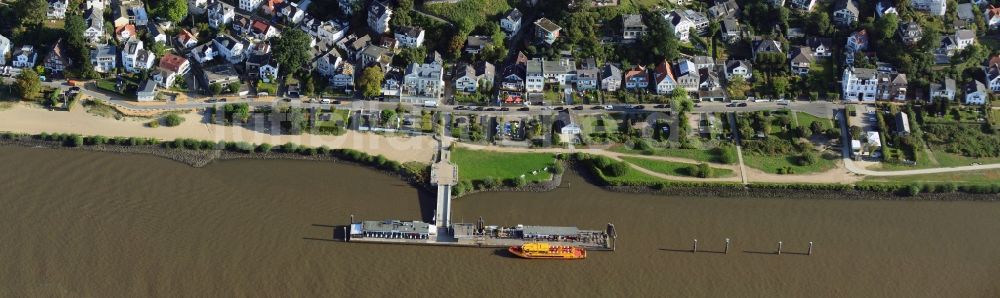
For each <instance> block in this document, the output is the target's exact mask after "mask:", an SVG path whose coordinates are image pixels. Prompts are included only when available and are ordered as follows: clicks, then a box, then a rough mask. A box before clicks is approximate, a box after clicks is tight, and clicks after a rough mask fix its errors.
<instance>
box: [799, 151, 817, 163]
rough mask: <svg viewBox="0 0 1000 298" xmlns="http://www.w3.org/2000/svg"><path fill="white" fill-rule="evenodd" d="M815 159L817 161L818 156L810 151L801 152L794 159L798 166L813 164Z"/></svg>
mask: <svg viewBox="0 0 1000 298" xmlns="http://www.w3.org/2000/svg"><path fill="white" fill-rule="evenodd" d="M817 161H819V157H818V156H816V153H815V152H812V151H806V152H803V153H802V155H800V156H799V158H797V159H796V160H795V162H796V163H797V164H798V165H800V166H808V165H812V164H815V163H816V162H817Z"/></svg>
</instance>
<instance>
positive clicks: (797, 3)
mask: <svg viewBox="0 0 1000 298" xmlns="http://www.w3.org/2000/svg"><path fill="white" fill-rule="evenodd" d="M788 6H790V7H792V8H794V9H798V10H803V11H806V12H810V11H812V10H813V8H814V7H816V0H791V1H790V2H789V3H788Z"/></svg>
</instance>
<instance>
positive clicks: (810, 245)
mask: <svg viewBox="0 0 1000 298" xmlns="http://www.w3.org/2000/svg"><path fill="white" fill-rule="evenodd" d="M729 243H730V241H729V238H726V248H725V250H723V251H722V253H724V254H729ZM781 248H782V242H781V241H778V251H776V252H775V254H778V255H781ZM691 252H692V253H696V252H698V239H694V243H692V244H691ZM806 254H807V255H810V256H811V255H812V254H813V242H812V241H809V252H807V253H806Z"/></svg>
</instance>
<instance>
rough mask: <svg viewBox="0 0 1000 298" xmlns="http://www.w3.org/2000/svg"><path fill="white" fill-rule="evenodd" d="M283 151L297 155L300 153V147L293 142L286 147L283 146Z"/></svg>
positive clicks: (285, 145) (286, 144)
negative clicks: (296, 153)
mask: <svg viewBox="0 0 1000 298" xmlns="http://www.w3.org/2000/svg"><path fill="white" fill-rule="evenodd" d="M281 151H282V152H285V153H295V152H298V151H299V145H296V144H295V143H291V142H289V143H285V144H284V145H281Z"/></svg>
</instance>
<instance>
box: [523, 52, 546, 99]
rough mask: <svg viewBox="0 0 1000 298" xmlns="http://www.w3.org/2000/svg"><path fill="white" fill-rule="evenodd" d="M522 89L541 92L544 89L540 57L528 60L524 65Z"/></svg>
mask: <svg viewBox="0 0 1000 298" xmlns="http://www.w3.org/2000/svg"><path fill="white" fill-rule="evenodd" d="M524 81H525V83H524V90H525V91H527V92H542V91H544V90H545V75H544V73H543V72H542V59H531V60H528V62H527V65H526V67H525V79H524Z"/></svg>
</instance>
